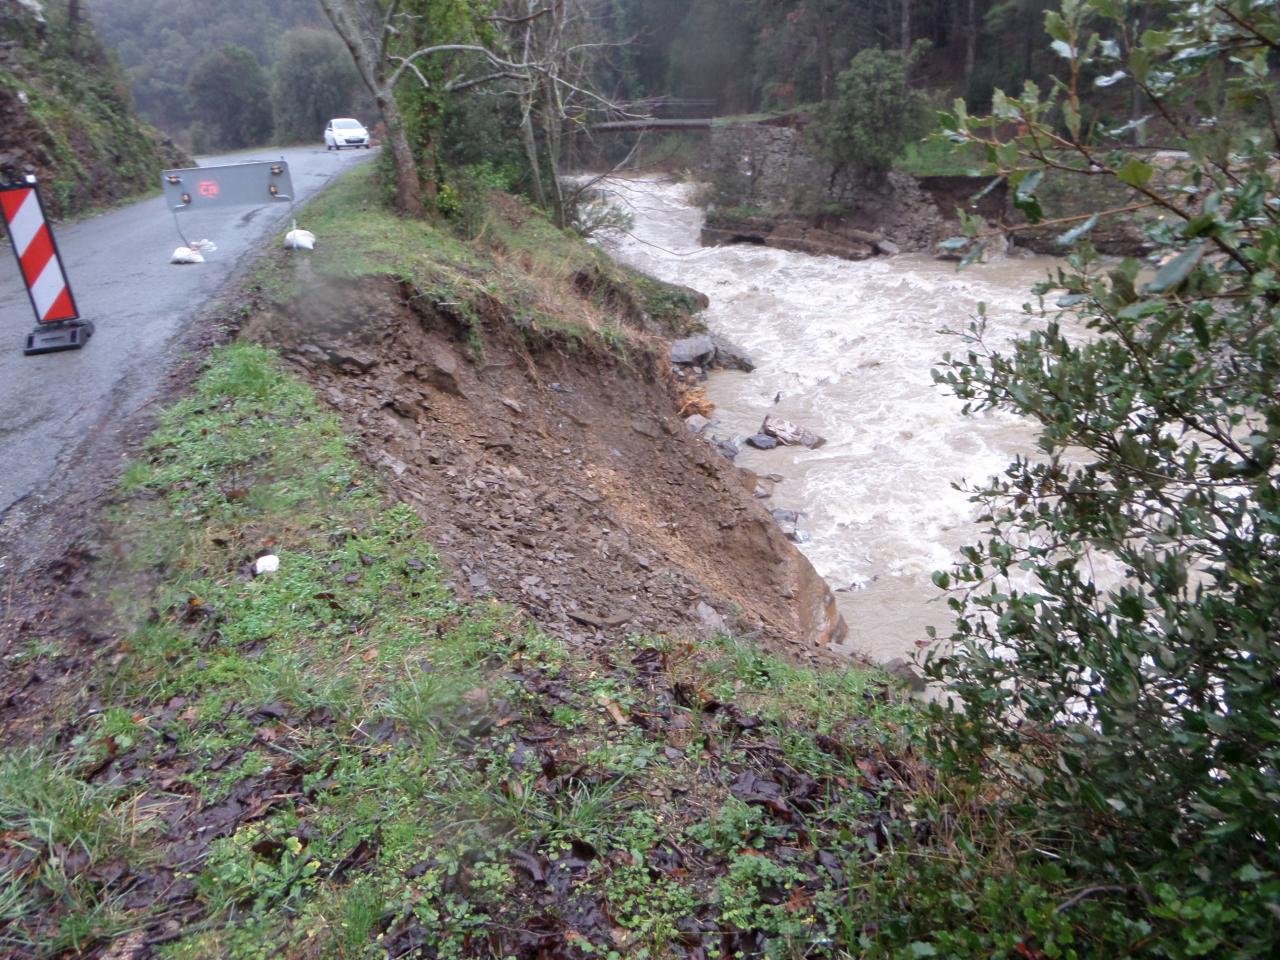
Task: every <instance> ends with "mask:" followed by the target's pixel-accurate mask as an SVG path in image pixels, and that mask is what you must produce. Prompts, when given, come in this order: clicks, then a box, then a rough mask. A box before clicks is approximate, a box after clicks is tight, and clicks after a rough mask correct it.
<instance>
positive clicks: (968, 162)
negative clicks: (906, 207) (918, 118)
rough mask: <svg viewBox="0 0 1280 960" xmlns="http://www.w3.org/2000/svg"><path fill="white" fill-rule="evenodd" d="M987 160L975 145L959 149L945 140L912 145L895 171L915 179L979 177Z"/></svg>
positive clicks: (934, 139)
mask: <svg viewBox="0 0 1280 960" xmlns="http://www.w3.org/2000/svg"><path fill="white" fill-rule="evenodd" d="M984 164H985V158H984V156H983V154H982V150H981V148H979V147H975V146H974V145H972V144H964V145H956V144H953V143H949V142H947V141H946V140H945V139H943V138H942V137H928V138H926V139H924V140H921V141H919V142H918V143H909V144H907V146H906V149H905V150H903V151H902V156H900V157H899V158H898V160H897V162H896V163H895V164H894V168H895V169H897V170H900V171H902V172H903V173H909V174H911V175H912V176H913V177H980V176H982V172H983V167H984Z"/></svg>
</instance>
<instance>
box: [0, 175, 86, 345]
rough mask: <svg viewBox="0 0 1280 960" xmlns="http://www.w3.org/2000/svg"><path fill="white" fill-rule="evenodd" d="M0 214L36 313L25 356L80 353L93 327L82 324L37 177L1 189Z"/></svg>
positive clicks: (3, 185) (3, 186)
mask: <svg viewBox="0 0 1280 960" xmlns="http://www.w3.org/2000/svg"><path fill="white" fill-rule="evenodd" d="M0 213H3V215H4V225H5V229H6V230H7V231H8V233H9V241H10V246H12V247H13V255H14V257H15V258H16V259H17V261H18V272H19V273H21V274H22V282H23V284H25V286H26V288H27V296H28V297H30V298H31V309H33V310H34V311H35V314H36V328H35V330H33V331H32V332H31V333H29V334H28V335H27V344H26V348H25V349H24V351H23V352H24V353H26V354H28V355H30V354H34V353H55V352H57V351H59V350H79V349H80V348H81V347H83V346H84V345H85V342H86V341H87V340H88V339H89V338H90V337H91V336H93V324H92V323H91V322H89V321H88V320H82V319H80V312H79V310H78V309H77V308H76V298H75V295H74V294H72V292H71V284H70V283H69V282H68V281H67V271H66V269H65V268H64V267H63V265H62V255H61V254H60V253H59V252H58V244H57V242H56V241H55V240H54V238H53V230H52V229H50V227H49V221H48V218H47V217H45V214H44V205H43V204H42V203H41V202H40V191H39V190H38V189H37V187H36V179H35V177H27V178H26V180H25V181H24V182H22V183H9V184H0Z"/></svg>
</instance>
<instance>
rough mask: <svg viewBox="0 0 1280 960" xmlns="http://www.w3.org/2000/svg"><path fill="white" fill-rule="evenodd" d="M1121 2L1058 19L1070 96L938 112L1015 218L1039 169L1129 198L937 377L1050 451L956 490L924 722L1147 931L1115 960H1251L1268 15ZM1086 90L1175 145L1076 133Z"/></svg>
mask: <svg viewBox="0 0 1280 960" xmlns="http://www.w3.org/2000/svg"><path fill="white" fill-rule="evenodd" d="M1135 6H1136V5H1135V4H1131V3H1125V2H1121V0H1090V2H1087V3H1085V2H1080V0H1073V2H1067V3H1064V4H1063V12H1062V13H1061V14H1056V13H1053V14H1050V15H1049V17H1048V27H1049V31H1050V33H1051V35H1052V37H1053V47H1054V49H1055V50H1056V51H1057V52H1058V53H1059V54H1060V55H1061V56H1062V57H1063V60H1064V62H1065V63H1066V64H1068V65H1069V67H1070V76H1071V79H1069V80H1067V81H1063V82H1059V83H1057V84H1055V85H1054V86H1053V88H1052V89H1051V90H1050V91H1048V92H1047V93H1045V94H1042V93H1041V92H1040V91H1039V90H1037V89H1036V88H1035V87H1034V85H1028V86H1027V87H1026V89H1025V90H1024V92H1023V94H1022V95H1021V96H1020V97H1018V98H1012V97H1009V96H1006V95H1005V94H1003V93H1001V92H999V91H997V92H996V94H995V97H994V104H993V113H994V116H993V117H991V118H984V119H975V118H971V117H969V116H967V114H966V112H965V109H964V105H963V104H962V103H957V106H956V110H955V113H953V114H952V115H951V116H950V117H949V118H948V126H949V128H950V129H949V134H950V135H951V136H952V137H953V138H954V139H957V140H961V141H965V142H970V143H977V144H981V145H983V146H984V147H985V148H986V150H987V151H988V158H989V160H990V163H991V169H992V172H993V173H994V174H996V175H998V176H1002V177H1007V178H1008V180H1009V183H1010V185H1011V186H1012V187H1013V188H1014V195H1015V198H1016V202H1017V204H1018V206H1019V207H1020V208H1021V209H1022V211H1023V212H1024V213H1025V214H1026V215H1027V217H1028V219H1029V220H1030V221H1032V223H1035V222H1036V221H1038V220H1040V219H1041V218H1042V216H1043V214H1042V212H1041V210H1040V204H1039V201H1038V199H1037V191H1038V190H1039V189H1040V185H1041V184H1042V183H1043V182H1044V179H1045V178H1061V177H1073V176H1080V177H1095V178H1105V179H1107V180H1109V181H1110V182H1112V183H1114V184H1115V185H1117V186H1119V187H1121V188H1122V189H1123V191H1124V192H1125V193H1126V194H1127V197H1126V198H1125V203H1124V206H1125V207H1127V208H1130V209H1128V210H1125V211H1119V210H1111V211H1098V212H1097V213H1094V214H1084V215H1081V216H1078V217H1074V218H1070V222H1065V223H1062V224H1061V229H1062V231H1063V235H1062V237H1061V241H1062V243H1063V249H1064V251H1065V250H1067V249H1069V248H1072V247H1073V245H1074V249H1073V252H1072V253H1071V255H1070V257H1069V259H1068V261H1067V263H1066V264H1065V265H1064V266H1063V267H1062V268H1061V269H1060V270H1058V271H1057V272H1056V273H1055V275H1054V276H1053V277H1051V278H1050V279H1049V280H1047V281H1046V282H1045V283H1044V284H1043V285H1042V286H1041V287H1040V288H1039V290H1038V293H1039V294H1040V295H1041V297H1042V299H1041V303H1044V302H1045V301H1044V299H1043V298H1044V297H1050V298H1051V301H1052V302H1054V303H1056V307H1057V308H1058V309H1056V310H1054V309H1050V310H1048V311H1046V312H1044V313H1043V314H1040V315H1042V316H1043V323H1042V324H1041V325H1040V326H1039V329H1037V330H1036V331H1035V332H1034V333H1032V334H1031V335H1030V336H1028V337H1027V338H1025V339H1024V340H1022V341H1021V342H1019V343H1017V344H1016V345H1015V346H1014V347H1013V348H1012V349H1011V350H1003V351H1002V350H996V349H992V348H990V347H988V346H987V344H986V343H985V342H984V338H983V324H982V322H981V319H980V320H979V321H978V322H977V323H975V324H974V325H973V326H972V327H971V328H970V331H969V334H968V337H967V341H968V342H967V347H966V350H965V351H964V352H963V353H959V354H957V355H954V356H949V357H948V358H947V361H946V363H945V364H944V366H943V368H942V370H940V371H938V372H937V373H936V377H937V378H938V379H939V380H940V381H941V382H942V383H944V384H945V385H946V386H947V387H948V388H949V389H950V391H951V392H953V393H954V394H956V395H957V396H959V397H961V398H963V399H964V400H965V401H966V402H967V403H968V405H969V408H971V409H973V410H975V411H977V410H984V409H991V408H1001V409H1007V410H1012V411H1016V412H1018V413H1020V414H1022V415H1024V416H1026V417H1028V418H1030V419H1031V420H1032V421H1033V422H1034V423H1035V424H1036V425H1037V426H1038V427H1039V448H1040V450H1039V455H1038V456H1035V457H1028V458H1024V459H1019V460H1017V461H1016V462H1015V463H1013V464H1012V465H1010V467H1009V468H1008V469H1007V470H1006V471H1005V473H1004V475H1003V476H1001V477H999V478H997V479H994V480H992V481H991V482H990V483H989V484H987V485H985V486H983V487H982V488H980V489H977V490H975V491H974V499H975V501H977V502H978V503H979V504H981V506H982V508H983V510H984V513H985V515H986V516H987V518H988V519H989V521H990V529H989V531H988V537H987V539H986V540H985V542H982V543H980V544H976V545H974V546H972V547H969V548H967V549H966V550H965V551H964V557H963V560H962V561H961V562H960V563H959V564H958V565H957V566H956V568H955V569H954V570H953V571H952V572H951V573H949V574H938V575H937V577H936V579H937V581H938V582H939V583H940V584H941V585H942V586H944V587H948V586H952V585H954V586H955V588H956V593H955V594H954V596H953V599H952V601H951V602H952V605H953V607H954V609H955V611H956V614H957V620H956V625H955V629H954V631H953V632H952V634H951V636H950V638H949V640H948V641H947V642H945V643H944V644H943V645H942V646H941V647H940V648H939V650H938V651H937V652H935V654H934V655H933V657H932V662H931V664H930V670H931V673H932V675H933V676H934V677H935V678H937V679H939V680H942V681H944V682H946V683H948V684H949V685H950V686H951V688H952V689H953V690H954V691H955V695H956V697H957V698H958V699H959V701H960V705H961V707H962V709H961V710H960V711H959V712H957V713H949V712H948V711H946V710H944V709H942V708H938V719H939V720H940V721H942V722H943V723H944V725H945V727H944V728H945V730H946V731H947V734H948V736H947V737H946V738H945V746H946V747H947V748H948V749H949V750H950V752H951V755H952V757H953V759H955V760H957V761H959V762H961V763H965V764H969V765H970V766H971V767H972V768H973V769H974V770H975V771H977V770H981V771H983V773H984V775H985V776H988V777H995V778H997V779H998V780H1000V781H1002V782H1006V783H1007V784H1009V790H1008V793H1007V794H1006V799H1007V800H1008V802H1009V804H1011V805H1019V806H1020V807H1021V809H1022V811H1023V813H1024V814H1025V815H1026V816H1027V817H1030V818H1033V819H1034V822H1035V823H1036V824H1037V826H1038V828H1039V830H1040V831H1041V833H1042V835H1043V837H1044V838H1045V839H1044V841H1043V842H1042V844H1041V845H1040V849H1041V850H1042V851H1047V853H1048V855H1049V856H1051V857H1053V858H1056V859H1057V860H1058V861H1059V862H1060V863H1061V864H1063V865H1064V868H1065V869H1066V871H1067V874H1066V876H1067V877H1068V878H1069V880H1070V881H1071V882H1072V883H1073V884H1075V885H1078V886H1079V887H1080V888H1082V889H1087V890H1095V891H1096V896H1095V895H1093V894H1091V895H1090V899H1097V900H1101V901H1103V902H1108V901H1111V902H1114V903H1115V904H1117V907H1116V909H1117V911H1119V912H1121V913H1124V914H1126V915H1128V916H1130V917H1132V918H1135V919H1136V921H1139V922H1138V923H1137V926H1136V927H1135V930H1134V934H1133V937H1132V941H1131V947H1130V948H1131V951H1132V954H1133V955H1144V956H1165V957H1192V956H1207V955H1211V954H1212V955H1217V956H1233V957H1249V956H1270V955H1272V954H1271V951H1272V950H1273V949H1274V944H1275V943H1276V942H1277V938H1278V937H1280V776H1278V769H1277V768H1278V765H1280V642H1278V641H1280V463H1278V462H1277V442H1278V441H1280V391H1277V384H1278V383H1280V307H1278V306H1277V305H1278V304H1280V208H1278V205H1280V200H1278V198H1277V193H1276V180H1277V167H1276V149H1277V143H1276V139H1275V136H1274V130H1275V129H1277V117H1276V115H1275V113H1274V107H1275V105H1276V104H1277V103H1280V101H1278V100H1277V99H1276V93H1277V86H1276V83H1275V81H1274V79H1272V77H1271V75H1270V74H1269V57H1270V58H1272V59H1273V57H1272V55H1271V53H1270V50H1271V48H1273V47H1274V45H1275V41H1274V38H1275V37H1277V36H1280V12H1278V11H1277V8H1276V6H1275V5H1274V4H1265V3H1257V2H1252V0H1229V2H1223V3H1219V4H1216V5H1206V4H1198V3H1190V2H1181V0H1175V2H1170V3H1168V4H1166V5H1165V7H1166V8H1167V11H1168V17H1169V20H1168V27H1167V29H1164V30H1160V31H1147V32H1145V33H1139V32H1137V31H1136V30H1134V29H1132V28H1131V24H1130V23H1129V17H1130V16H1131V15H1132V14H1133V13H1134V8H1135ZM1082 75H1090V76H1100V77H1101V79H1100V80H1099V81H1098V84H1099V85H1102V86H1111V85H1114V84H1137V85H1138V87H1139V92H1140V94H1141V97H1142V98H1143V100H1145V102H1146V111H1145V112H1147V113H1149V114H1151V115H1153V116H1159V117H1163V118H1164V121H1163V124H1164V132H1163V134H1162V136H1163V137H1165V138H1166V139H1167V141H1168V142H1169V145H1170V146H1174V147H1177V148H1180V151H1183V152H1178V153H1169V154H1166V155H1164V156H1163V157H1159V158H1155V157H1152V156H1151V155H1150V154H1149V153H1145V154H1140V153H1135V152H1133V151H1132V150H1131V149H1129V148H1127V147H1126V146H1125V142H1126V140H1127V139H1128V134H1129V133H1130V131H1129V130H1128V129H1126V128H1124V127H1120V128H1119V129H1114V128H1113V129H1105V128H1102V127H1101V126H1099V127H1094V128H1090V127H1089V126H1088V125H1087V124H1086V123H1084V122H1083V121H1082V120H1081V116H1082V113H1083V111H1082V107H1081V93H1082V91H1081V87H1080V83H1081V81H1080V80H1079V78H1080V77H1081V76H1082ZM1215 78H1217V79H1215ZM1009 130H1020V131H1021V134H1020V135H1019V136H1017V137H1016V138H1015V139H1012V140H1010V139H1007V138H1004V137H1001V136H1000V132H1001V131H1009ZM1132 208H1142V209H1143V210H1145V211H1147V212H1148V213H1149V214H1150V219H1149V220H1148V221H1146V222H1147V224H1148V227H1147V230H1148V234H1149V236H1150V239H1151V241H1152V243H1153V244H1155V246H1156V247H1157V249H1158V252H1157V254H1156V255H1155V256H1154V257H1153V262H1154V263H1153V266H1154V269H1151V270H1144V265H1143V264H1142V263H1140V262H1138V261H1136V260H1126V261H1124V262H1121V263H1107V262H1104V261H1102V260H1100V259H1099V258H1098V257H1097V256H1096V254H1095V253H1094V252H1093V250H1092V249H1091V247H1090V246H1089V244H1088V239H1087V237H1088V233H1089V232H1090V231H1091V230H1092V229H1093V228H1094V227H1095V226H1096V225H1097V224H1098V223H1099V222H1100V220H1102V219H1105V218H1106V217H1107V216H1114V215H1120V214H1121V213H1124V214H1125V215H1127V214H1130V213H1132V212H1133V209H1132ZM978 231H979V228H978V226H977V225H976V224H975V225H974V226H973V232H974V233H975V234H976V233H977V232H978ZM1106 571H1109V574H1107V575H1106V576H1104V575H1103V574H1104V572H1106ZM1143 929H1146V930H1148V931H1149V932H1148V933H1146V934H1143V933H1142V932H1141V931H1142V930H1143ZM1082 955H1083V954H1082ZM1089 955H1092V954H1089Z"/></svg>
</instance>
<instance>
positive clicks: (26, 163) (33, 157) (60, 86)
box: [0, 3, 185, 217]
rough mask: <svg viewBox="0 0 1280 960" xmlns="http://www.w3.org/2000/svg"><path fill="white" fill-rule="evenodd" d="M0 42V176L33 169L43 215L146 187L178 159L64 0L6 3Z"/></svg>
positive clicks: (85, 207)
mask: <svg viewBox="0 0 1280 960" xmlns="http://www.w3.org/2000/svg"><path fill="white" fill-rule="evenodd" d="M77 9H78V7H77ZM46 14H47V15H46ZM0 41H4V43H3V44H0V123H3V125H4V128H5V140H4V152H3V157H0V164H3V168H0V181H3V182H6V183H7V182H10V180H11V179H17V178H20V177H22V176H25V175H26V174H27V173H34V174H35V175H36V176H38V177H39V178H40V181H41V186H42V195H43V200H44V204H45V208H46V211H47V212H48V214H49V215H50V216H54V217H63V216H68V215H71V214H76V213H83V212H85V211H87V210H90V209H94V208H99V207H104V206H109V205H110V204H112V203H114V202H116V201H119V200H122V199H125V198H127V197H132V196H136V195H138V194H140V193H145V192H147V191H154V190H156V189H157V188H158V187H159V183H158V180H157V177H158V172H159V171H160V170H161V169H163V168H164V167H166V166H170V165H179V164H181V163H182V162H184V161H185V158H184V157H183V155H182V154H181V152H180V151H178V150H177V149H176V148H174V147H173V145H172V144H170V143H167V142H166V141H165V140H164V138H163V137H162V136H161V134H160V133H158V132H157V131H156V130H154V129H152V128H151V127H149V126H147V125H146V124H144V123H143V122H142V121H140V120H139V119H138V118H137V116H136V115H135V114H134V112H133V108H132V105H131V103H130V100H129V93H128V88H127V83H126V79H125V77H124V75H123V73H122V72H121V71H120V70H119V69H118V68H117V67H116V65H115V64H114V62H113V61H112V59H111V55H110V54H109V53H108V52H107V50H106V49H105V48H104V47H103V46H102V45H101V44H100V43H99V42H98V40H97V39H96V38H95V37H94V35H93V32H92V30H91V27H90V25H89V24H88V22H87V21H86V20H84V19H81V18H78V17H77V18H72V17H71V16H70V13H69V11H68V9H67V5H66V4H61V3H59V4H50V5H49V8H48V9H47V10H46V11H43V12H42V11H41V8H40V5H38V4H26V5H23V4H17V3H14V4H10V5H9V9H7V10H5V11H4V12H2V13H0Z"/></svg>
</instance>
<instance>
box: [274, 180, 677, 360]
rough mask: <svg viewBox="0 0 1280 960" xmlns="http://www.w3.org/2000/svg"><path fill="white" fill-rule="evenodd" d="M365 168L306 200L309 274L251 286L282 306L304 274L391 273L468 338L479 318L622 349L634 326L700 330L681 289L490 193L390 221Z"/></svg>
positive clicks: (285, 268)
mask: <svg viewBox="0 0 1280 960" xmlns="http://www.w3.org/2000/svg"><path fill="white" fill-rule="evenodd" d="M377 177H378V171H377V169H376V167H375V166H374V165H373V164H366V165H364V166H363V167H362V168H358V169H357V170H354V171H352V172H351V173H350V174H348V175H347V176H344V177H343V178H342V179H341V180H340V181H339V182H338V183H337V184H335V185H334V186H333V187H331V188H330V189H328V190H326V191H325V192H324V193H323V194H322V195H321V196H320V197H318V198H317V199H316V200H314V201H312V202H311V203H310V204H308V206H307V208H306V213H305V225H306V226H307V228H308V229H310V230H312V231H313V232H314V233H315V234H316V235H317V237H319V238H320V239H319V242H318V244H317V248H316V250H315V253H314V256H312V257H311V259H310V265H311V268H312V273H311V274H309V275H308V276H306V277H300V276H299V274H298V273H297V272H296V271H295V270H294V265H293V264H292V263H291V262H289V261H284V260H277V261H274V262H267V263H265V264H264V266H263V267H262V268H260V270H259V271H258V274H257V278H256V282H257V285H258V287H259V288H260V289H261V290H262V291H263V292H264V293H265V294H266V295H267V296H269V297H270V298H272V299H274V300H276V301H278V302H281V303H287V302H289V301H291V300H293V299H295V298H296V297H298V296H299V294H300V292H301V290H302V289H303V287H304V286H305V285H307V284H309V283H312V282H314V276H315V275H317V274H318V275H319V276H321V277H328V278H334V279H337V280H341V281H349V280H359V279H360V278H364V277H385V276H393V277H396V278H399V279H400V280H401V281H403V282H404V283H406V284H408V285H410V286H411V287H412V288H413V289H414V291H415V295H416V296H418V297H421V298H423V299H424V301H426V302H429V303H431V304H432V305H433V306H434V308H435V309H437V310H438V311H443V312H447V313H452V314H454V315H455V316H456V318H457V319H458V320H459V322H461V323H463V324H464V325H466V326H468V327H469V328H470V329H471V330H472V331H473V335H474V337H475V342H474V343H473V347H474V348H475V349H477V350H481V349H482V348H483V344H482V343H481V342H480V338H481V337H482V334H481V328H482V326H483V324H482V322H481V321H482V320H483V319H489V320H492V319H498V320H501V321H505V322H506V323H509V324H511V325H512V326H514V327H516V328H518V329H520V330H521V331H523V332H524V333H525V335H526V336H529V337H538V336H544V337H550V338H556V339H559V340H561V341H568V342H569V343H571V344H584V343H590V344H594V345H603V346H605V347H607V348H610V349H620V350H624V351H625V350H626V349H629V348H632V347H636V346H641V342H640V341H641V338H638V337H637V336H636V335H637V334H638V333H640V332H642V331H645V330H649V331H651V332H661V333H683V332H686V331H690V330H694V329H701V325H700V323H699V322H698V321H697V320H696V319H695V318H694V314H695V313H696V312H697V310H698V309H700V304H699V302H698V296H697V294H695V293H694V292H693V291H691V290H687V289H685V288H682V287H677V286H673V285H671V284H667V283H663V282H661V281H658V280H655V279H652V278H649V277H642V276H641V275H639V274H637V273H636V272H635V271H632V270H630V269H628V268H626V267H624V266H622V265H620V264H617V263H615V262H614V261H613V260H612V259H610V258H609V257H608V256H607V255H606V254H605V253H603V252H602V251H601V250H599V249H597V248H596V247H594V246H591V245H590V244H587V243H584V242H583V241H582V240H581V239H580V238H579V237H577V236H575V235H573V234H571V233H568V232H566V231H562V230H559V229H557V228H556V227H555V226H554V225H553V224H552V223H551V222H550V221H549V220H548V219H547V217H546V216H545V215H544V214H543V213H541V212H539V211H537V210H535V209H533V208H531V207H529V206H528V205H526V204H525V203H523V202H521V201H519V200H517V199H515V198H514V197H510V196H508V195H505V194H501V193H497V192H485V191H482V190H477V191H476V192H474V193H467V194H465V195H463V196H462V197H461V198H460V199H459V200H458V202H457V203H456V204H455V205H454V206H453V207H451V212H450V214H449V216H448V217H441V218H439V219H437V220H434V221H429V220H410V219H406V218H403V217H397V216H395V215H394V214H392V213H391V212H389V211H388V210H387V209H386V207H385V206H384V204H383V202H382V200H383V198H382V197H381V195H380V193H379V188H378V179H377Z"/></svg>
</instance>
